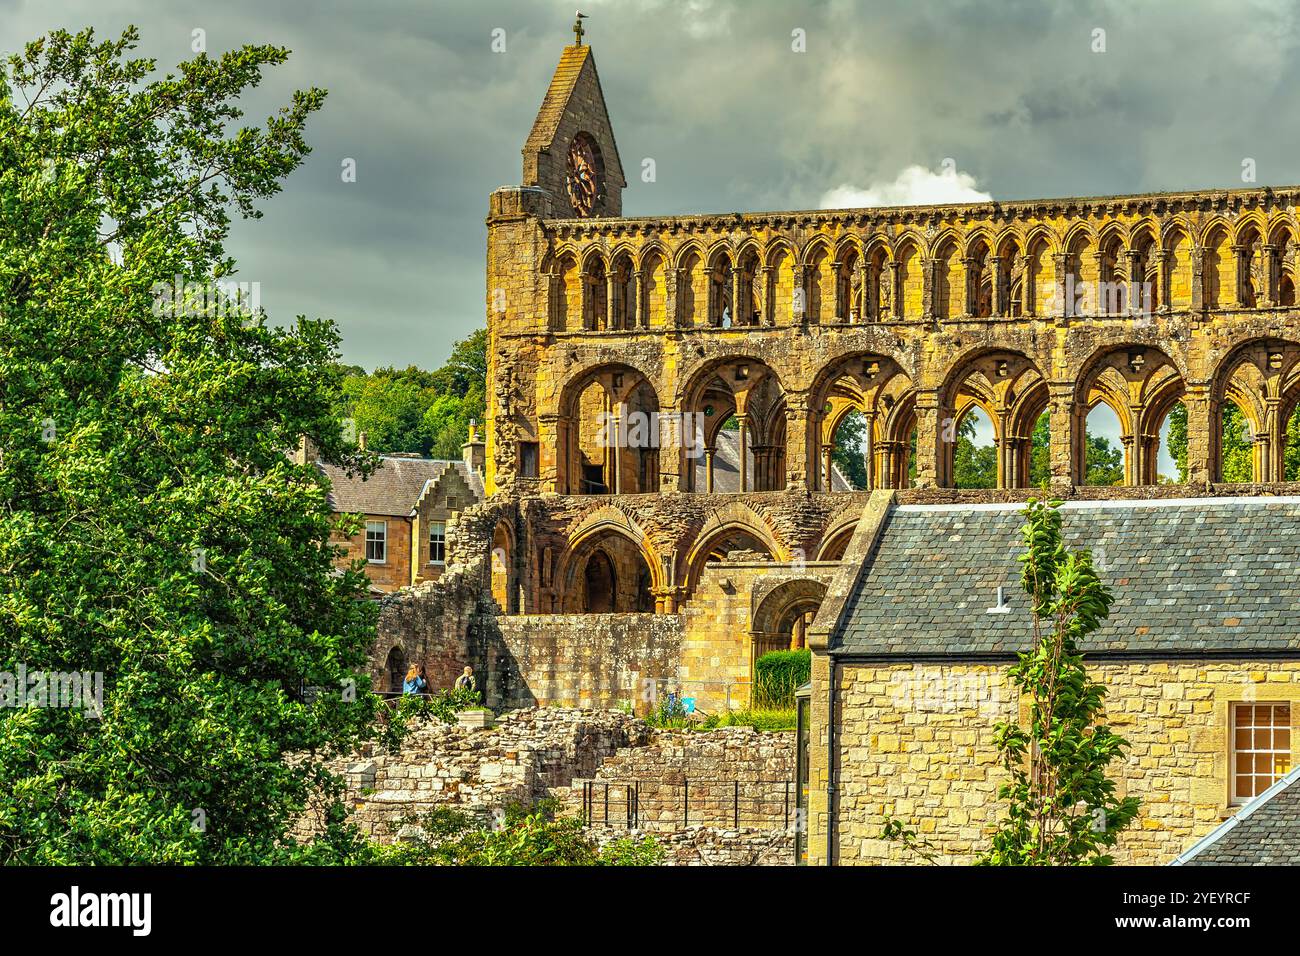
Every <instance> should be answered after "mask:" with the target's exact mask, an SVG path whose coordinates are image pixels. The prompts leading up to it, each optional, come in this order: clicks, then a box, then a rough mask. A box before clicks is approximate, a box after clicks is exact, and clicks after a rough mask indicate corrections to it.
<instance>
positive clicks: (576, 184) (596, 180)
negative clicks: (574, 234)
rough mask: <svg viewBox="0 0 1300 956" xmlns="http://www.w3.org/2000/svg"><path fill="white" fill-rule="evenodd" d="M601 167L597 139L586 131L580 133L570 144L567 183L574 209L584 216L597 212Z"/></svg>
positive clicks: (599, 196) (570, 201)
mask: <svg viewBox="0 0 1300 956" xmlns="http://www.w3.org/2000/svg"><path fill="white" fill-rule="evenodd" d="M600 167H601V162H600V151H599V149H598V148H597V146H596V143H595V141H594V140H592V138H591V137H590V136H588V135H587V134H586V133H579V134H578V135H577V136H575V137H574V138H573V142H572V143H571V144H569V162H568V174H567V177H566V179H565V185H566V187H567V188H568V191H569V203H570V204H571V205H572V206H573V211H574V212H575V213H577V214H578V215H579V216H582V217H584V218H585V217H587V216H590V215H592V214H593V213H594V212H595V210H596V204H597V203H598V202H599V201H600V198H601V179H602V176H601V169H600Z"/></svg>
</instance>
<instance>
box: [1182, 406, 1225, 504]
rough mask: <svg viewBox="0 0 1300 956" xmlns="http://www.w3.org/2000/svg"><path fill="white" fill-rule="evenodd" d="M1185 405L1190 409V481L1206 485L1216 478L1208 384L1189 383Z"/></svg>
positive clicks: (1188, 420) (1188, 433)
mask: <svg viewBox="0 0 1300 956" xmlns="http://www.w3.org/2000/svg"><path fill="white" fill-rule="evenodd" d="M1183 406H1184V407H1185V408H1186V409H1187V483H1188V484H1192V485H1206V484H1209V483H1210V482H1211V481H1214V480H1215V479H1216V477H1217V476H1216V475H1215V469H1214V467H1213V459H1214V455H1213V449H1212V446H1213V444H1214V443H1213V441H1212V438H1213V431H1214V429H1213V425H1212V423H1211V414H1210V412H1211V410H1210V388H1209V383H1208V382H1198V383H1195V384H1193V383H1190V382H1189V383H1188V385H1187V391H1186V393H1185V394H1184V395H1183Z"/></svg>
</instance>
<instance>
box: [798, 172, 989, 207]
mask: <svg viewBox="0 0 1300 956" xmlns="http://www.w3.org/2000/svg"><path fill="white" fill-rule="evenodd" d="M976 186H977V183H976V181H975V177H974V176H972V175H971V174H970V173H963V172H961V171H959V170H957V169H951V170H949V169H945V170H943V171H942V172H937V173H936V172H931V171H930V170H928V169H926V168H925V167H924V166H908V167H907V168H906V169H904V170H903V171H902V172H901V173H899V174H898V177H897V178H896V179H895V180H894V181H893V182H892V183H882V182H876V183H872V184H871V185H870V186H868V187H867V188H866V189H859V188H858V187H856V186H850V185H847V184H845V185H842V186H836V187H835V188H834V189H832V190H829V191H828V192H825V193H823V194H822V198H821V203H820V206H821V208H822V209H858V208H862V207H867V206H927V205H935V204H941V203H959V202H988V201H989V200H991V199H992V198H993V197H992V196H991V195H989V194H988V193H986V192H984V191H983V190H981V189H977V188H976Z"/></svg>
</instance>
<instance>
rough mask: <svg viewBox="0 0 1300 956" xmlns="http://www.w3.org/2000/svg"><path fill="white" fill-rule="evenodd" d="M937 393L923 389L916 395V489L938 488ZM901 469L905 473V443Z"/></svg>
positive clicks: (904, 444)
mask: <svg viewBox="0 0 1300 956" xmlns="http://www.w3.org/2000/svg"><path fill="white" fill-rule="evenodd" d="M940 427H941V426H940V423H939V392H938V390H937V389H923V390H919V391H918V392H917V393H916V487H918V488H937V487H938V486H939V471H940V469H939V461H940V456H941V455H942V454H943V451H942V449H941V448H940V447H939V443H940V434H939V431H940ZM898 453H899V454H900V455H902V458H903V463H902V465H901V469H902V471H903V472H904V473H906V471H907V443H906V441H904V443H903V447H902V449H901V450H900V451H899V452H898Z"/></svg>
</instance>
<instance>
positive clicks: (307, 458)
mask: <svg viewBox="0 0 1300 956" xmlns="http://www.w3.org/2000/svg"><path fill="white" fill-rule="evenodd" d="M319 457H320V448H318V447H317V446H316V443H315V442H314V441H312V440H311V439H310V438H308V437H307V436H306V435H303V436H302V437H301V438H299V439H298V447H297V449H296V450H295V451H294V453H293V463H294V464H295V465H314V464H315V463H316V459H317V458H319Z"/></svg>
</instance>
